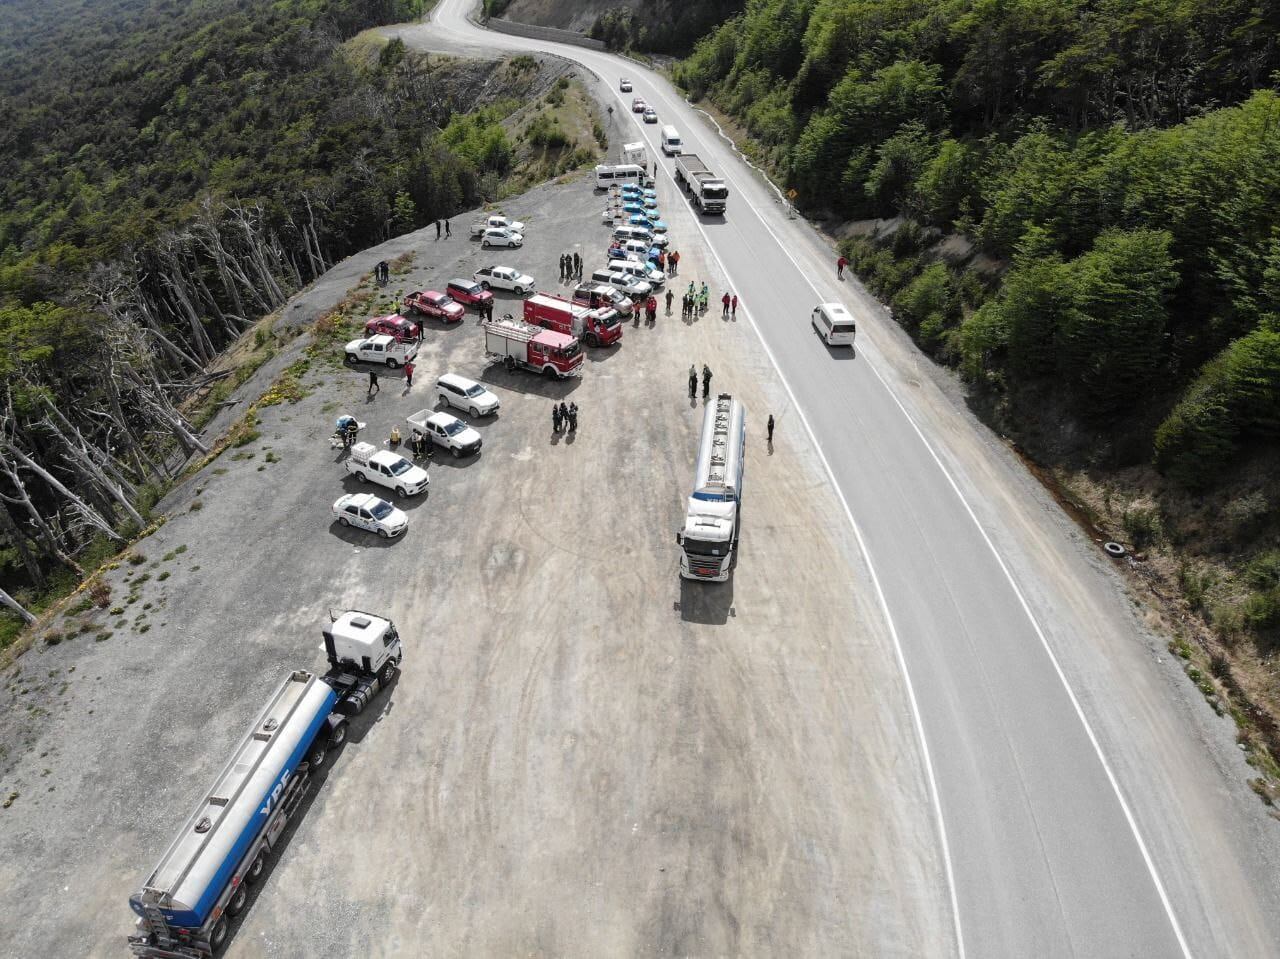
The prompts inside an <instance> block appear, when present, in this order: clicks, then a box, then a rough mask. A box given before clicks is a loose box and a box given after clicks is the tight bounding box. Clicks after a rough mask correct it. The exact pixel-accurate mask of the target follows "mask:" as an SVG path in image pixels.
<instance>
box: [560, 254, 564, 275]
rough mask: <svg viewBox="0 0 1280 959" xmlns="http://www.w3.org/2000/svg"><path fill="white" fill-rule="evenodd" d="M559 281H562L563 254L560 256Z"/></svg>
mask: <svg viewBox="0 0 1280 959" xmlns="http://www.w3.org/2000/svg"><path fill="white" fill-rule="evenodd" d="M560 279H561V280H564V254H563V253H561V254H560Z"/></svg>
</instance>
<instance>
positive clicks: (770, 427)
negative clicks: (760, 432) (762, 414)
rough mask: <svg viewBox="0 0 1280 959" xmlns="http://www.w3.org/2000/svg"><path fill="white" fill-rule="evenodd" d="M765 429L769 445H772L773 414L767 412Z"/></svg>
mask: <svg viewBox="0 0 1280 959" xmlns="http://www.w3.org/2000/svg"><path fill="white" fill-rule="evenodd" d="M764 428H765V430H767V431H768V436H769V445H770V446H772V445H773V414H772V413H770V414H769V422H768V423H766V424H765V427H764Z"/></svg>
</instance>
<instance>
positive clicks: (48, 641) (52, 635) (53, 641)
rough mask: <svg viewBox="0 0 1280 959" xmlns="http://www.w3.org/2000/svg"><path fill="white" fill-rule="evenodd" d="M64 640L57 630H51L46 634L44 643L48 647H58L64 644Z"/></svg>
mask: <svg viewBox="0 0 1280 959" xmlns="http://www.w3.org/2000/svg"><path fill="white" fill-rule="evenodd" d="M62 639H63V637H62V633H61V632H59V631H58V630H56V629H51V630H49V632H47V633H45V634H44V641H45V645H47V646H57V645H58V644H59V643H60V642H62Z"/></svg>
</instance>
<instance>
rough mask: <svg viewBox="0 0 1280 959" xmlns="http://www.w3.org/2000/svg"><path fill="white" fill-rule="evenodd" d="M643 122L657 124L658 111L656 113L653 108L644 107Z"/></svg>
mask: <svg viewBox="0 0 1280 959" xmlns="http://www.w3.org/2000/svg"><path fill="white" fill-rule="evenodd" d="M644 122H645V123H657V122H658V111H657V110H655V109H654V108H653V107H645V108H644Z"/></svg>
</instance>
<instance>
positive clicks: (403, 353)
mask: <svg viewBox="0 0 1280 959" xmlns="http://www.w3.org/2000/svg"><path fill="white" fill-rule="evenodd" d="M417 355H418V344H417V342H416V341H414V340H409V341H408V342H401V341H400V340H397V339H396V338H395V337H394V336H388V335H387V334H385V333H379V334H378V335H377V336H368V337H365V338H364V339H361V340H352V341H351V342H350V343H348V344H347V346H346V360H347V362H348V363H352V364H354V363H383V364H385V365H386V366H388V367H390V368H391V369H393V370H394V369H395V368H396V367H397V366H403V365H404V364H405V363H407V362H408V361H409V360H411V359H413V358H414V357H415V356H417Z"/></svg>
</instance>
